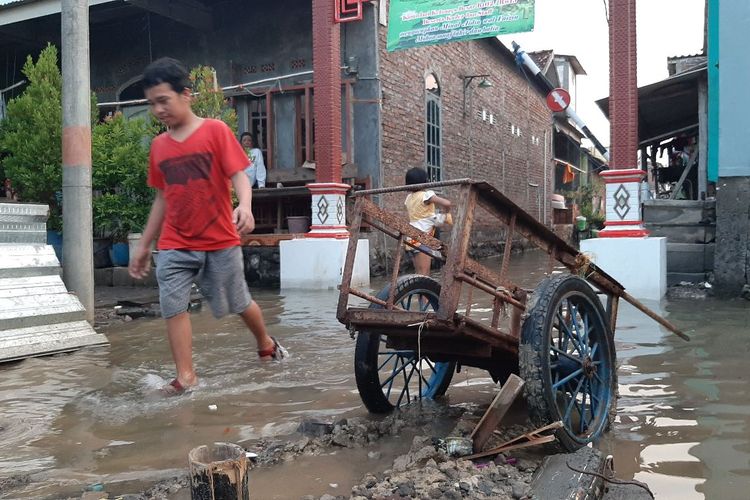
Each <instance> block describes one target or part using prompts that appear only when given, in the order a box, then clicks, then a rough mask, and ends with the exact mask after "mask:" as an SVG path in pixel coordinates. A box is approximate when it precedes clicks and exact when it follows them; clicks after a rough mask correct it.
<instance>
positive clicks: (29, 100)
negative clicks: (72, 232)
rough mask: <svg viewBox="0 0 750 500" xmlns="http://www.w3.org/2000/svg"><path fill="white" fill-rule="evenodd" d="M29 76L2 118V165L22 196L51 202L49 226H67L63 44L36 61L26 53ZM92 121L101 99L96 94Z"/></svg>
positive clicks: (24, 199) (46, 52) (48, 203)
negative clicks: (64, 214)
mask: <svg viewBox="0 0 750 500" xmlns="http://www.w3.org/2000/svg"><path fill="white" fill-rule="evenodd" d="M23 74H24V75H25V76H26V80H27V81H28V82H29V83H28V85H27V86H26V89H25V90H24V92H23V94H21V95H20V96H18V97H16V98H14V99H12V100H11V101H10V102H9V103H8V108H7V114H6V118H5V120H4V121H3V122H1V123H0V151H3V152H4V153H5V156H4V157H3V158H2V160H0V161H2V167H3V169H4V170H5V175H7V176H8V178H9V179H10V180H11V182H12V183H13V187H14V189H15V190H16V191H17V192H18V196H19V199H21V200H23V201H34V202H38V203H45V204H47V205H49V208H50V217H49V220H48V222H47V227H48V228H49V229H50V230H53V231H59V230H61V229H62V76H61V75H60V69H59V68H58V66H57V47H55V46H54V45H47V47H46V48H45V49H44V50H42V51H41V53H40V54H39V58H38V59H37V61H36V63H34V60H33V59H32V57H31V56H28V57H27V58H26V63H25V64H24V66H23ZM91 109H92V123H93V121H94V120H95V117H96V101H95V99H94V97H93V94H92V106H91Z"/></svg>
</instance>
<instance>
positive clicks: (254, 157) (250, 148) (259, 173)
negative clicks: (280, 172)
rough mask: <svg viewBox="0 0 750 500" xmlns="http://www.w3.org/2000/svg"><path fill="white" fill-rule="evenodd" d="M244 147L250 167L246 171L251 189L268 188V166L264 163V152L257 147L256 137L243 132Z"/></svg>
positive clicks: (241, 139) (241, 140)
mask: <svg viewBox="0 0 750 500" xmlns="http://www.w3.org/2000/svg"><path fill="white" fill-rule="evenodd" d="M240 142H241V143H242V147H243V148H245V152H246V153H247V159H248V160H250V166H248V167H247V168H246V169H245V173H246V174H247V178H248V179H250V186H251V187H258V188H264V187H266V164H265V163H264V162H263V152H262V151H261V150H260V149H259V148H256V147H255V144H256V142H255V137H253V134H251V133H250V132H243V133H242V135H241V136H240Z"/></svg>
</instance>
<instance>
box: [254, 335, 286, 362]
mask: <svg viewBox="0 0 750 500" xmlns="http://www.w3.org/2000/svg"><path fill="white" fill-rule="evenodd" d="M271 340H273V347H271V348H270V349H263V350H259V351H258V357H259V358H261V359H263V358H267V357H270V358H271V359H272V360H274V361H281V360H282V359H285V358H288V357H289V352H288V351H287V350H286V349H285V348H284V347H283V346H282V345H281V344H279V341H278V340H276V338H275V337H271Z"/></svg>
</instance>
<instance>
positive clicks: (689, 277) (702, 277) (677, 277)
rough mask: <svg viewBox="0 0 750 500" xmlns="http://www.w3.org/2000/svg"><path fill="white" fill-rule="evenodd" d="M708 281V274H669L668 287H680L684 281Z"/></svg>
mask: <svg viewBox="0 0 750 500" xmlns="http://www.w3.org/2000/svg"><path fill="white" fill-rule="evenodd" d="M706 279H708V275H707V273H667V286H673V285H678V284H680V283H681V282H683V281H687V282H688V283H701V282H703V281H706Z"/></svg>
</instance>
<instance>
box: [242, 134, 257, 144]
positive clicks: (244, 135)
mask: <svg viewBox="0 0 750 500" xmlns="http://www.w3.org/2000/svg"><path fill="white" fill-rule="evenodd" d="M245 137H249V138H250V139H252V140H253V146H254V145H255V136H254V135H253V133H252V132H242V133H241V134H240V140H242V139H244V138H245Z"/></svg>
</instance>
